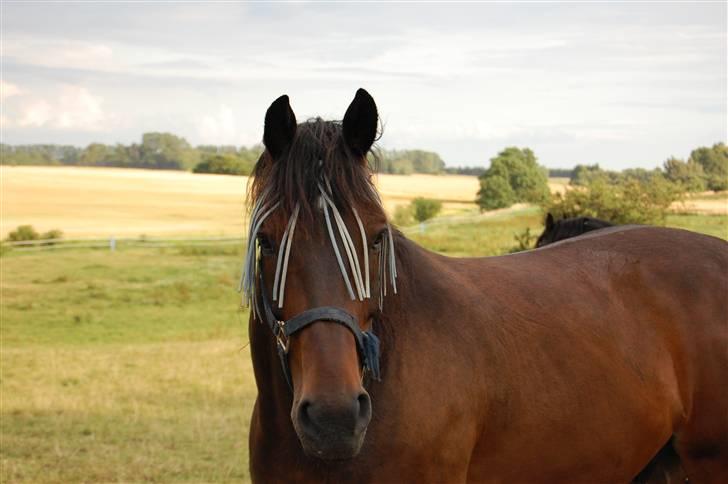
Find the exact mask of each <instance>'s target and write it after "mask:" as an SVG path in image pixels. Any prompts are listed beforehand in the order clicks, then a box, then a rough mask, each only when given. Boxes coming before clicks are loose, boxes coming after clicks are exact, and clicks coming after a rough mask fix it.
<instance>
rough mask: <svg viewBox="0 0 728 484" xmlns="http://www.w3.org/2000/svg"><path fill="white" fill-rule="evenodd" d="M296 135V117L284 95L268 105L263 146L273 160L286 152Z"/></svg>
mask: <svg viewBox="0 0 728 484" xmlns="http://www.w3.org/2000/svg"><path fill="white" fill-rule="evenodd" d="M295 134H296V115H295V114H293V110H292V109H291V105H290V104H289V101H288V96H286V95H285V94H284V95H283V96H281V97H279V98H278V99H276V100H275V101H273V104H271V105H270V107H269V108H268V111H266V112H265V129H264V131H263V144H265V147H266V148H267V149H268V152H269V153H270V154H271V156H272V157H273V159H274V160H276V159H278V158H280V156H281V155H282V154H283V153H284V152H285V151H286V149H287V148H288V147H289V146H290V145H291V141H293V136H294V135H295Z"/></svg>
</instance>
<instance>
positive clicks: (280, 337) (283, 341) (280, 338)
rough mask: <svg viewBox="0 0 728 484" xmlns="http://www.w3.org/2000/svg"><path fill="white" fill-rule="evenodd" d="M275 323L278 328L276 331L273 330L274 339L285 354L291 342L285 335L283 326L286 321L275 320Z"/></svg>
mask: <svg viewBox="0 0 728 484" xmlns="http://www.w3.org/2000/svg"><path fill="white" fill-rule="evenodd" d="M276 325H277V328H278V331H276V332H275V337H276V341H277V343H278V346H279V347H280V348H281V350H283V352H284V353H286V354H287V353H288V347H289V345H290V343H291V340H290V338H286V337H285V334H286V333H285V330H284V328H285V326H286V322H285V321H278V320H276Z"/></svg>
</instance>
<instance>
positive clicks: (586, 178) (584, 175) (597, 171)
mask: <svg viewBox="0 0 728 484" xmlns="http://www.w3.org/2000/svg"><path fill="white" fill-rule="evenodd" d="M606 176H607V175H606V172H605V171H604V170H602V169H601V167H600V166H599V164H594V165H576V166H575V167H574V169H573V170H572V171H571V181H570V183H571V184H572V185H586V184H588V183H589V182H590V181H592V180H594V179H595V178H604V177H606Z"/></svg>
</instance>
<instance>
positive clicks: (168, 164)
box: [141, 133, 200, 170]
mask: <svg viewBox="0 0 728 484" xmlns="http://www.w3.org/2000/svg"><path fill="white" fill-rule="evenodd" d="M199 158H200V154H199V152H198V151H197V150H194V149H193V148H192V147H191V146H190V144H189V143H188V142H187V140H185V139H184V138H180V137H179V136H175V135H173V134H171V133H144V134H143V135H142V145H141V161H142V164H143V166H144V167H145V168H162V169H172V170H183V169H190V168H192V167H194V166H195V165H196V164H197V163H198V162H199Z"/></svg>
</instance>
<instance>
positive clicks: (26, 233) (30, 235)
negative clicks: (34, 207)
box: [6, 225, 40, 242]
mask: <svg viewBox="0 0 728 484" xmlns="http://www.w3.org/2000/svg"><path fill="white" fill-rule="evenodd" d="M39 238H40V234H39V233H38V232H36V230H35V229H34V228H33V226H32V225H19V226H18V228H16V229H15V230H13V231H12V232H10V233H9V234H8V237H7V239H6V240H8V241H9V242H21V241H24V240H38V239H39Z"/></svg>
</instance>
